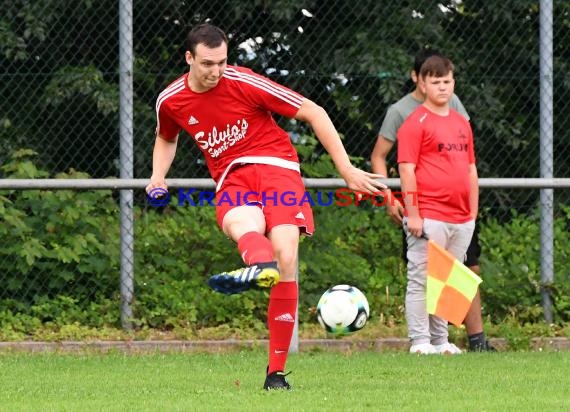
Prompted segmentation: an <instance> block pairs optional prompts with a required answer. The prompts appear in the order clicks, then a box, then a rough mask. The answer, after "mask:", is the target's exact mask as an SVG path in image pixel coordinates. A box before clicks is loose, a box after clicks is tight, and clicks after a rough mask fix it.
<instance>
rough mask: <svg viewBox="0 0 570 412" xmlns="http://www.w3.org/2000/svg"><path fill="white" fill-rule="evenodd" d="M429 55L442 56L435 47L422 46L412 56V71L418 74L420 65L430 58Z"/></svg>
mask: <svg viewBox="0 0 570 412" xmlns="http://www.w3.org/2000/svg"><path fill="white" fill-rule="evenodd" d="M431 56H443V55H442V54H441V53H440V52H439V51H438V50H436V49H430V48H427V47H424V48H423V49H420V50H419V51H418V52H417V53H416V56H415V58H414V71H415V72H416V75H418V76H419V75H420V71H421V69H422V65H423V64H424V62H425V61H426V60H427V59H428V58H430V57H431Z"/></svg>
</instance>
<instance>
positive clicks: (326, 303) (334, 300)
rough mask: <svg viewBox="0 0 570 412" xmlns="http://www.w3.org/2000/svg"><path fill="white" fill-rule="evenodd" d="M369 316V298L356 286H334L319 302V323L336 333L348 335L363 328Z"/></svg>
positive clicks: (329, 331) (330, 331)
mask: <svg viewBox="0 0 570 412" xmlns="http://www.w3.org/2000/svg"><path fill="white" fill-rule="evenodd" d="M369 316H370V306H369V305H368V300H367V299H366V296H364V293H362V292H361V291H360V290H359V289H358V288H356V287H355V286H350V285H336V286H333V287H331V288H329V289H328V290H327V291H326V292H325V293H323V295H322V296H321V298H320V299H319V303H318V304H317V319H318V320H319V323H320V324H321V326H322V327H323V328H324V329H325V330H326V331H327V332H328V333H331V334H334V335H347V334H350V333H353V332H356V331H358V330H360V329H362V328H363V327H364V325H366V322H367V321H368V317H369Z"/></svg>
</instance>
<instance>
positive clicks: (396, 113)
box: [370, 48, 495, 352]
mask: <svg viewBox="0 0 570 412" xmlns="http://www.w3.org/2000/svg"><path fill="white" fill-rule="evenodd" d="M433 55H440V56H441V53H439V52H438V51H437V50H434V49H427V48H424V49H421V50H420V51H418V53H417V54H416V56H415V59H414V67H413V69H412V70H411V73H410V77H411V79H412V81H413V82H414V84H415V85H416V87H415V88H414V90H413V91H412V92H410V93H408V94H406V95H405V96H404V97H402V98H401V99H400V100H398V101H397V102H396V103H394V104H392V105H391V106H390V107H388V110H387V112H386V115H385V117H384V121H383V122H382V126H381V127H380V131H379V133H378V139H377V141H376V144H375V146H374V150H373V151H372V155H371V159H370V160H371V163H372V171H373V172H374V173H378V174H381V175H383V176H386V177H389V176H390V175H389V173H388V167H387V162H386V159H387V157H388V154H389V153H390V151H391V150H392V148H393V147H394V145H395V144H396V135H397V132H398V129H399V128H400V126H401V125H402V123H403V122H404V120H406V118H407V117H408V116H409V115H410V114H411V113H412V112H413V111H414V110H416V109H417V108H418V106H419V105H421V104H422V103H423V101H424V95H423V93H422V92H421V90H420V89H419V87H417V82H418V75H419V73H420V69H421V67H422V64H423V63H424V62H425V61H426V59H427V58H429V57H430V56H433ZM449 106H450V108H452V109H454V110H455V111H457V112H459V113H460V114H461V115H463V116H464V117H465V118H466V119H467V120H470V117H469V114H468V113H467V110H465V107H464V106H463V104H462V103H461V100H459V97H457V95H455V94H454V95H453V96H452V98H451V100H450V102H449ZM387 195H388V196H390V197H392V196H393V194H392V193H391V192H390V191H389V190H387ZM386 211H387V213H388V216H389V217H390V218H391V219H392V221H394V222H395V223H396V224H397V225H398V226H400V227H401V226H402V216H403V205H402V203H401V202H400V201H399V200H398V199H393V198H391V199H389V200H388V201H387V202H386ZM402 236H403V257H404V260H406V262H407V258H406V241H405V237H404V234H403V231H402ZM480 254H481V247H480V245H479V237H478V225H476V226H475V232H474V233H473V238H472V239H471V243H470V245H469V248H468V249H467V254H466V258H465V261H464V263H465V265H467V266H468V267H469V268H470V269H471V270H472V271H473V272H475V273H477V274H480V267H479V256H480ZM464 325H465V330H466V332H467V338H468V341H469V350H470V351H477V352H487V351H489V352H494V351H495V348H493V346H492V345H491V344H490V343H489V342H488V341H487V339H486V337H485V333H484V331H483V319H482V316H481V296H480V293H479V292H477V295H476V296H475V298H474V299H473V302H472V304H471V308H470V310H469V312H468V314H467V316H466V318H465V321H464Z"/></svg>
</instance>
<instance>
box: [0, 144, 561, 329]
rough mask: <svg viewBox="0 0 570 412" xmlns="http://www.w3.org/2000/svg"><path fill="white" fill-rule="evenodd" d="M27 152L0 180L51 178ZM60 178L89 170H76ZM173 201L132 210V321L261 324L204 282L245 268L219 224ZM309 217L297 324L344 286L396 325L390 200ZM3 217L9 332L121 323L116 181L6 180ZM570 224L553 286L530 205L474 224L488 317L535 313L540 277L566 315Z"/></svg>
mask: <svg viewBox="0 0 570 412" xmlns="http://www.w3.org/2000/svg"><path fill="white" fill-rule="evenodd" d="M32 158H33V153H31V152H29V151H20V152H17V153H15V154H14V156H13V157H12V159H11V161H9V162H8V163H6V164H5V165H3V166H2V169H1V171H2V173H3V175H4V177H9V178H43V177H48V175H47V173H46V172H44V171H41V170H39V169H38V168H37V167H36V166H35V165H34V163H33V162H32V161H31V159H32ZM323 173H326V171H325V169H323ZM56 177H58V178H65V179H74V178H85V177H87V176H85V175H84V174H81V173H78V172H75V171H70V172H69V173H66V174H62V175H58V176H56ZM176 203H177V202H176V200H175V199H173V201H172V202H171V205H170V206H167V207H165V208H161V209H154V208H148V206H147V205H144V206H141V205H137V206H135V210H134V216H135V226H134V231H135V233H134V237H135V254H134V259H135V261H134V269H135V291H134V296H135V300H134V302H133V309H134V319H133V322H134V324H135V326H136V327H137V328H138V329H140V330H145V329H158V330H181V329H184V330H188V331H190V332H189V333H190V335H192V334H199V333H200V330H202V329H205V328H211V327H225V326H229V327H231V328H233V329H234V330H239V329H240V328H247V329H253V330H257V331H259V333H260V334H263V333H265V332H264V331H265V328H264V324H265V313H266V310H267V292H265V291H251V292H248V293H245V294H239V295H232V296H225V295H221V294H218V293H215V292H213V291H212V290H210V289H209V288H208V286H207V279H208V277H209V276H210V275H211V274H212V273H216V272H219V271H224V270H228V269H232V268H234V267H239V266H241V265H242V262H241V259H240V258H239V253H238V252H237V249H236V247H235V244H234V243H233V242H231V241H230V240H229V239H227V238H226V237H225V236H224V235H223V234H222V232H221V231H220V230H219V228H218V227H217V224H216V218H215V211H214V208H213V207H192V206H189V205H187V206H177V204H176ZM314 215H315V223H316V231H315V234H314V235H313V236H312V238H303V239H302V241H301V244H300V261H299V278H300V306H299V315H300V316H299V319H300V322H301V323H304V324H311V323H314V322H315V318H314V313H315V305H316V303H317V301H318V299H319V297H320V295H321V294H322V293H323V292H324V291H325V290H326V289H327V288H328V287H330V286H332V285H334V284H339V283H350V284H353V285H355V286H357V287H359V288H360V289H361V290H362V291H363V292H364V293H365V294H366V295H367V297H368V299H369V302H370V306H371V310H372V315H373V317H374V318H375V319H376V320H377V321H379V322H380V323H382V324H385V325H388V326H394V325H401V324H403V323H404V322H405V319H404V316H403V307H404V295H405V287H406V276H405V267H404V265H403V262H402V259H401V254H402V243H401V242H402V239H401V233H400V231H399V230H398V229H397V228H396V227H395V226H394V225H393V224H392V223H391V222H390V221H389V219H388V217H387V216H386V213H385V211H384V209H383V208H374V207H372V206H371V205H370V204H365V205H361V206H358V207H357V206H354V205H351V206H347V207H337V206H315V207H314ZM0 221H1V222H2V224H1V225H0V237H1V238H2V239H4V240H5V241H4V242H2V244H1V245H0V270H1V272H0V273H2V275H1V276H2V282H3V289H2V292H1V293H0V334H1V335H2V336H3V337H5V338H6V337H12V336H22V335H26V334H27V335H31V336H33V335H34V333H36V332H37V331H38V330H39V329H41V328H52V329H53V328H55V329H57V328H63V327H65V326H66V325H67V326H69V325H74V326H73V328H72V329H73V331H72V332H73V333H79V332H80V331H81V330H83V329H82V328H92V327H96V328H106V327H118V326H120V322H119V319H120V315H119V310H120V294H119V275H120V257H119V250H120V245H119V208H118V205H117V199H116V198H115V197H114V194H113V193H112V192H111V191H108V190H81V191H72V190H18V191H17V190H9V191H8V190H5V191H2V192H0ZM569 221H570V208H563V209H562V210H561V213H560V214H559V216H557V218H556V220H555V242H554V247H555V268H554V271H555V273H554V279H555V283H554V284H552V285H542V284H541V280H540V263H539V262H540V259H539V258H540V256H539V241H538V239H539V219H538V217H537V215H517V214H513V216H512V217H511V219H510V220H509V221H508V222H499V221H497V220H496V219H494V218H488V219H485V220H484V221H483V222H482V225H481V233H480V238H481V241H482V246H483V254H482V260H481V265H482V277H483V279H484V283H483V285H482V292H483V301H484V308H485V314H486V315H487V319H488V320H490V321H492V322H495V323H500V322H506V323H509V324H512V323H513V322H515V323H516V322H519V323H520V324H533V323H540V322H542V318H543V312H542V306H541V295H540V291H541V290H542V288H543V287H544V288H547V289H548V290H550V291H551V292H552V296H553V302H554V308H553V309H554V314H555V321H556V322H557V323H559V324H562V323H565V322H568V321H569V320H570V298H569V296H570V293H569V292H570V287H569V286H568V285H569V284H570V259H569V256H568V254H569V252H568V248H567V245H568V244H569V243H570V238H569V237H570V236H569V233H568V230H567V229H568V222H569ZM69 333H71V332H69ZM89 333H92V332H89Z"/></svg>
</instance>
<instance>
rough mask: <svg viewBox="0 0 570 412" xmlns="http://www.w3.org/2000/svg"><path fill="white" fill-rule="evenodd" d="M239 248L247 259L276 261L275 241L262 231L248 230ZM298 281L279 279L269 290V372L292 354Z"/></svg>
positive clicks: (282, 366)
mask: <svg viewBox="0 0 570 412" xmlns="http://www.w3.org/2000/svg"><path fill="white" fill-rule="evenodd" d="M237 246H238V249H239V252H240V254H241V257H242V259H243V261H244V263H245V264H246V265H248V266H250V265H253V264H255V263H264V262H273V261H274V260H275V256H274V255H273V246H272V245H271V241H270V240H269V239H267V238H266V237H265V236H263V235H262V234H260V233H257V232H248V233H246V234H245V235H243V236H242V237H241V238H239V240H238V245H237ZM297 300H298V288H297V282H279V283H277V285H275V286H273V288H272V289H271V292H270V294H269V307H268V309H267V326H268V328H269V366H268V368H269V369H268V373H272V372H275V371H283V370H284V369H285V362H286V361H287V355H288V354H289V346H290V345H291V337H292V336H293V329H294V327H295V316H296V315H297Z"/></svg>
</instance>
